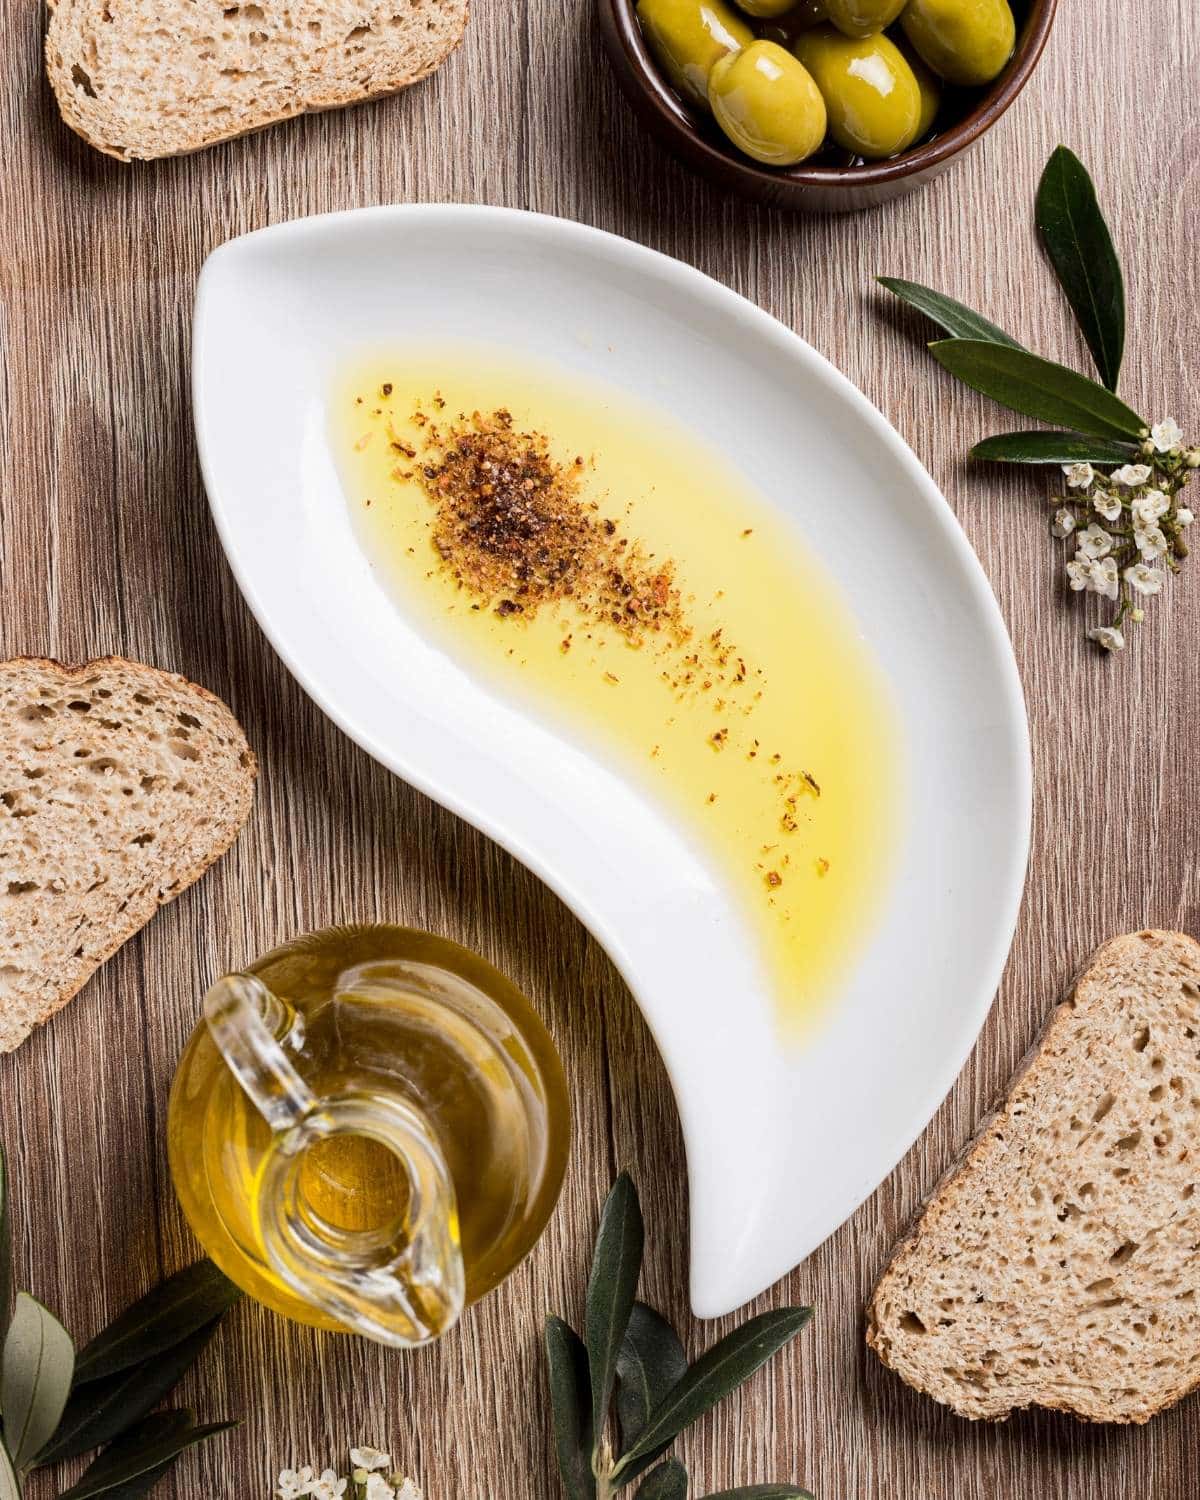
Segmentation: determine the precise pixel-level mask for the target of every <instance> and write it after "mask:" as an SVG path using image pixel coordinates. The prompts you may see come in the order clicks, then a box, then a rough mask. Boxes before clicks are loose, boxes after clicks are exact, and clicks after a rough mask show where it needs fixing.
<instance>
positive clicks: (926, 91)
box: [896, 36, 942, 141]
mask: <svg viewBox="0 0 1200 1500" xmlns="http://www.w3.org/2000/svg"><path fill="white" fill-rule="evenodd" d="M896 45H897V47H899V49H900V52H901V55H902V56H903V58H904V61H905V62H906V63H907V64H908V65H909V67H910V68H911V69H912V70H913V77H914V78H915V79H916V80H917V88H918V89H920V91H921V118H920V120H919V121H918V122H917V133H916V135H914V136H913V140H914V141H923V140H924V139H925V137H926V136H927V135H928V134H929V132H930V131H931V130H932V129H933V122H934V121H935V120H936V119H937V116H938V110H939V109H941V107H942V85H941V84H940V83H939V81H938V79H937V77H936V75H935V74H933V73H931V72H930V71H929V69H928V68H927V67H926V66H925V64H924V63H923V62H922V61H921V59H920V58H919V57H918V56H917V54H916V52H915V51H914V50H913V47H912V46H911V44H910V43H909V41H908V39H907V38H906V37H903V36H902V37H900V39H899V40H898V41H897V43H896Z"/></svg>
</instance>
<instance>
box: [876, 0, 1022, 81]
mask: <svg viewBox="0 0 1200 1500" xmlns="http://www.w3.org/2000/svg"><path fill="white" fill-rule="evenodd" d="M900 24H901V26H903V28H904V34H905V36H907V37H908V39H909V41H910V42H911V43H912V44H913V46H914V47H915V48H916V49H917V51H918V52H919V53H920V54H921V56H922V57H923V58H924V59H925V61H926V62H927V63H928V64H929V66H930V67H931V68H932V69H933V71H934V72H935V73H940V74H941V76H942V77H943V78H944V79H945V80H946V82H947V83H957V84H962V85H963V86H965V87H968V88H980V87H982V85H983V84H985V83H991V81H992V79H993V78H995V77H996V75H997V74H998V73H999V72H1000V70H1001V69H1002V68H1003V67H1004V64H1005V63H1006V62H1007V61H1008V60H1009V58H1010V57H1011V56H1012V53H1013V45H1014V43H1015V42H1016V38H1017V24H1016V22H1015V21H1014V20H1013V13H1012V11H1011V10H1010V9H1009V5H1008V0H908V4H907V5H906V6H905V8H904V13H903V15H902V16H901V17H900Z"/></svg>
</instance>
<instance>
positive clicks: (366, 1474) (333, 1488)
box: [275, 1446, 422, 1500]
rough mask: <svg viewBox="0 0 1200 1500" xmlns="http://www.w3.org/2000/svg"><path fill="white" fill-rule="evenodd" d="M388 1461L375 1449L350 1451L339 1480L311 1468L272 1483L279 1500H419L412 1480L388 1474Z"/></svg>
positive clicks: (291, 1472)
mask: <svg viewBox="0 0 1200 1500" xmlns="http://www.w3.org/2000/svg"><path fill="white" fill-rule="evenodd" d="M391 1467H392V1457H391V1454H390V1453H383V1452H381V1451H380V1449H378V1448H369V1447H366V1446H363V1447H361V1448H351V1450H350V1473H349V1475H348V1476H346V1477H345V1478H340V1477H339V1476H338V1475H337V1474H336V1473H335V1472H334V1471H333V1469H325V1470H323V1471H322V1472H321V1473H320V1474H318V1473H317V1471H316V1470H315V1469H314V1468H313V1466H312V1465H311V1464H305V1465H304V1466H303V1467H302V1468H299V1469H284V1470H283V1472H282V1473H281V1474H280V1476H279V1478H278V1480H277V1481H276V1486H275V1494H276V1495H277V1496H278V1497H279V1500H305V1497H309V1500H422V1497H421V1490H420V1487H419V1486H418V1485H417V1484H416V1482H415V1481H414V1480H412V1479H404V1478H403V1477H402V1476H401V1475H399V1474H393V1473H391Z"/></svg>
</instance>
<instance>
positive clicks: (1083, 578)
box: [1067, 557, 1092, 594]
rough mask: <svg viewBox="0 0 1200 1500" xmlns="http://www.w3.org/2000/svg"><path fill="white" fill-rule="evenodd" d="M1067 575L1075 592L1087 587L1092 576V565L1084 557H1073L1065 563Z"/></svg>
mask: <svg viewBox="0 0 1200 1500" xmlns="http://www.w3.org/2000/svg"><path fill="white" fill-rule="evenodd" d="M1067 577H1068V578H1069V579H1070V580H1071V587H1072V589H1073V590H1074V591H1075V593H1077V594H1078V593H1079V591H1080V590H1081V589H1085V588H1087V586H1088V584H1089V583H1090V581H1091V577H1092V565H1091V563H1090V562H1088V560H1087V559H1086V558H1080V557H1073V558H1072V559H1071V561H1070V562H1069V563H1068V564H1067Z"/></svg>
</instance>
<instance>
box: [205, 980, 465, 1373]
mask: <svg viewBox="0 0 1200 1500" xmlns="http://www.w3.org/2000/svg"><path fill="white" fill-rule="evenodd" d="M204 1018H205V1020H206V1021H207V1023H208V1029H209V1032H210V1034H211V1036H212V1039H213V1042H214V1043H215V1044H216V1047H217V1049H218V1050H219V1052H220V1053H221V1056H222V1057H223V1058H224V1060H225V1062H226V1064H227V1066H228V1067H229V1070H230V1072H232V1073H233V1075H234V1077H235V1078H236V1079H237V1081H238V1083H239V1084H240V1085H241V1087H242V1089H243V1090H244V1091H245V1093H246V1095H247V1097H248V1098H249V1100H250V1102H251V1103H252V1104H253V1105H254V1107H255V1108H256V1109H257V1110H258V1112H259V1114H260V1115H262V1117H263V1119H264V1120H265V1121H266V1122H267V1124H268V1125H269V1126H270V1128H271V1132H272V1138H271V1144H270V1147H269V1149H268V1151H267V1154H266V1157H265V1159H264V1162H263V1165H262V1168H261V1171H260V1173H259V1180H258V1197H257V1203H256V1205H255V1216H256V1221H257V1224H258V1229H259V1232H260V1234H261V1236H262V1242H263V1247H264V1249H265V1251H266V1255H267V1259H268V1260H269V1262H270V1264H271V1266H272V1268H273V1269H274V1270H275V1271H276V1272H277V1273H278V1275H279V1276H280V1277H281V1278H282V1280H283V1281H284V1282H286V1284H287V1285H288V1286H289V1287H290V1288H291V1289H292V1290H293V1291H294V1292H295V1293H296V1294H297V1295H298V1296H300V1297H302V1298H304V1300H305V1301H307V1302H310V1303H312V1304H313V1305H315V1306H316V1307H319V1308H320V1309H321V1310H322V1311H323V1312H326V1313H328V1314H329V1315H330V1316H332V1317H334V1318H336V1319H337V1320H338V1321H339V1322H341V1323H344V1324H346V1325H347V1326H348V1327H350V1328H351V1329H353V1330H354V1331H355V1332H357V1333H361V1334H364V1335H365V1336H366V1337H368V1338H372V1339H376V1340H378V1341H379V1342H380V1343H384V1344H392V1345H395V1346H396V1347H398V1348H414V1347H416V1346H417V1345H420V1344H427V1343H429V1341H430V1340H431V1339H435V1338H437V1337H438V1336H439V1335H440V1334H442V1333H445V1332H446V1330H447V1329H448V1328H450V1327H452V1326H453V1324H454V1323H455V1322H456V1321H457V1319H458V1316H459V1314H460V1313H461V1311H462V1307H463V1299H464V1285H463V1263H462V1252H461V1249H460V1247H459V1238H458V1213H457V1208H456V1205H455V1198H454V1184H453V1182H452V1181H451V1179H450V1173H449V1170H448V1169H447V1166H446V1161H445V1157H444V1156H443V1154H442V1150H441V1147H440V1146H439V1144H438V1142H437V1139H436V1137H435V1136H434V1134H433V1132H432V1130H431V1129H430V1127H429V1125H428V1124H427V1122H426V1121H425V1120H424V1118H423V1117H422V1115H421V1114H420V1113H419V1111H417V1110H416V1109H414V1108H413V1107H412V1105H410V1104H409V1103H408V1102H407V1101H406V1100H404V1099H403V1098H401V1097H400V1096H399V1095H387V1094H383V1093H378V1092H364V1093H344V1094H339V1095H336V1096H333V1097H330V1098H326V1099H322V1098H318V1097H317V1096H316V1095H315V1094H314V1093H313V1092H312V1090H311V1089H310V1088H309V1086H308V1084H307V1083H306V1082H305V1081H304V1079H303V1078H302V1077H301V1075H300V1073H299V1072H298V1071H297V1070H296V1067H295V1066H294V1064H293V1062H292V1060H291V1058H290V1057H289V1056H288V1052H287V1050H286V1048H285V1045H284V1044H283V1042H282V1040H281V1039H282V1038H284V1037H286V1036H287V1035H288V1032H289V1028H290V1027H291V1026H292V1024H293V1022H294V1021H295V1020H296V1017H295V1012H294V1011H292V1009H291V1007H290V1006H288V1005H286V1004H285V1003H284V1002H283V1001H282V1000H280V998H279V997H278V996H277V995H274V994H272V992H271V991H270V990H269V989H268V988H267V986H266V985H265V984H263V983H262V981H261V980H259V979H256V978H255V977H254V976H253V975H250V974H231V975H227V976H226V977H225V978H224V979H220V980H218V981H217V983H216V984H214V985H213V987H212V988H211V989H210V990H209V992H208V994H207V995H206V996H205V998H204ZM336 1136H342V1137H351V1136H355V1137H359V1138H360V1139H362V1140H366V1141H369V1142H373V1143H374V1144H376V1145H378V1146H382V1147H383V1148H385V1150H387V1151H388V1152H390V1153H391V1155H392V1156H393V1157H394V1158H395V1159H396V1162H397V1163H398V1165H399V1168H400V1170H401V1174H402V1177H403V1179H404V1180H405V1183H406V1186H407V1200H406V1202H405V1203H404V1206H403V1209H402V1211H398V1212H397V1216H396V1220H395V1222H394V1223H392V1224H383V1225H379V1226H374V1227H371V1228H369V1229H362V1228H348V1227H346V1226H345V1225H340V1224H334V1223H331V1222H329V1221H328V1220H327V1219H326V1218H325V1217H324V1216H323V1215H322V1214H321V1212H319V1210H318V1207H317V1205H314V1204H313V1203H312V1201H311V1200H310V1198H309V1196H308V1194H307V1192H306V1189H305V1174H304V1171H303V1162H304V1156H305V1153H306V1152H308V1151H310V1150H311V1149H312V1148H313V1147H315V1146H319V1145H320V1144H321V1143H323V1142H326V1141H329V1140H331V1139H332V1138H334V1137H336Z"/></svg>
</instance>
